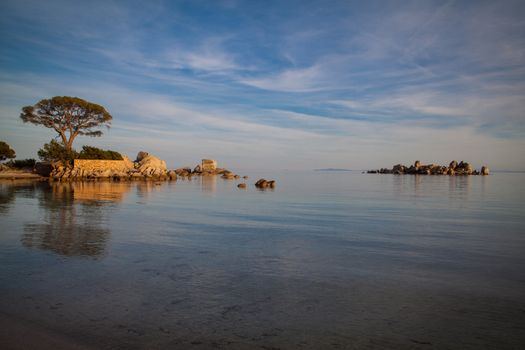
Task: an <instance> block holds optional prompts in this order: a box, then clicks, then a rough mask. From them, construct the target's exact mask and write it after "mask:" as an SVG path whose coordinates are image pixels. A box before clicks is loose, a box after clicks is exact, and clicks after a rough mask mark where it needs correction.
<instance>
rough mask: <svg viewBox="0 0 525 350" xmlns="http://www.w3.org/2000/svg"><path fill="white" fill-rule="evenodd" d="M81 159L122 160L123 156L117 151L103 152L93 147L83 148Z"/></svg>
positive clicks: (80, 154) (79, 155) (79, 156)
mask: <svg viewBox="0 0 525 350" xmlns="http://www.w3.org/2000/svg"><path fill="white" fill-rule="evenodd" d="M78 158H79V159H102V160H122V155H121V154H120V153H118V152H116V151H111V150H103V149H100V148H97V147H92V146H82V151H80V153H79V154H78Z"/></svg>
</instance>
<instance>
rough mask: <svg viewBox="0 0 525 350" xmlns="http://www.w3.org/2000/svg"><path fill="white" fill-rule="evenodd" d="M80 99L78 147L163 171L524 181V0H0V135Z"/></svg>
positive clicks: (28, 148)
mask: <svg viewBox="0 0 525 350" xmlns="http://www.w3.org/2000/svg"><path fill="white" fill-rule="evenodd" d="M56 95H70V96H78V97H81V98H84V99H87V100H89V101H92V102H96V103H99V104H102V105H104V106H105V107H106V108H107V109H108V110H109V112H110V113H111V114H112V115H113V118H114V120H113V125H112V128H111V129H110V130H109V131H108V132H106V133H105V135H104V136H103V137H101V138H78V139H77V140H76V142H75V146H76V147H77V148H80V147H81V145H83V144H91V145H95V146H99V147H104V148H111V149H115V150H118V151H121V152H123V153H125V154H127V155H129V156H130V157H134V156H135V155H136V153H137V152H138V151H140V150H146V151H148V152H150V153H153V154H156V155H158V156H160V157H161V158H163V159H166V160H167V162H168V164H169V165H171V166H183V165H191V164H196V163H197V162H198V161H199V160H200V159H201V158H207V157H211V158H214V159H217V160H218V161H219V163H220V164H221V165H225V166H228V167H231V168H233V169H260V168H272V169H312V168H323V167H343V168H352V169H365V168H377V167H382V166H387V165H392V164H395V163H399V162H402V163H412V162H413V161H414V160H415V159H421V160H422V161H423V162H424V163H426V162H428V163H430V162H434V163H448V162H449V161H450V160H452V159H458V160H461V159H464V160H467V161H470V162H471V163H473V164H474V165H475V166H476V167H480V166H481V165H482V164H488V165H489V166H491V168H497V169H512V170H525V162H524V161H525V156H524V154H525V152H524V151H525V123H524V122H525V2H523V1H448V2H447V1H413V2H410V1H366V2H365V1H234V0H232V1H137V2H134V1H89V2H88V1H23V0H16V1H11V0H3V1H2V2H1V4H0V126H1V128H0V139H1V140H5V141H7V142H8V143H9V144H11V145H12V146H13V147H14V148H15V149H16V151H17V154H18V156H19V158H25V157H34V158H36V150H37V149H38V148H40V147H41V145H42V144H43V143H45V142H48V141H49V140H50V139H51V138H53V137H54V136H55V135H54V133H53V132H52V131H51V130H49V129H45V128H42V127H36V126H32V125H27V124H23V123H22V122H21V120H20V119H19V117H18V116H19V114H20V109H21V107H23V106H25V105H30V104H34V103H36V102H37V101H39V100H40V99H42V98H49V97H52V96H56Z"/></svg>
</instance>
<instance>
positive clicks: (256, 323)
mask: <svg viewBox="0 0 525 350" xmlns="http://www.w3.org/2000/svg"><path fill="white" fill-rule="evenodd" d="M263 175H264V174H263ZM269 177H273V178H275V179H276V180H277V188H276V189H275V190H266V191H260V190H256V189H255V188H254V187H253V185H251V184H252V183H253V182H255V180H256V179H253V178H252V179H250V180H249V181H248V182H249V184H250V186H249V187H248V189H247V190H241V189H237V187H236V184H237V182H236V181H228V180H222V179H220V178H215V177H203V178H200V179H195V180H192V181H177V182H176V183H175V182H164V183H161V184H159V185H157V184H155V183H153V182H149V183H148V182H134V183H111V182H84V183H73V184H59V183H53V184H48V183H39V182H0V227H1V234H0V296H1V298H0V314H3V315H8V316H9V317H15V318H17V319H21V320H26V321H30V322H32V323H33V324H35V325H38V326H41V327H44V328H46V329H49V330H52V331H55V332H59V333H61V334H65V335H67V336H69V337H71V338H74V339H75V340H78V341H80V342H83V343H86V344H90V345H93V346H94V347H96V348H103V349H106V348H107V349H113V348H125V349H128V348H129V349H166V348H180V349H186V348H195V349H207V348H227V349H245V348H261V349H274V348H275V349H329V348H334V349H337V348H344V349H349V348H350V349H351V348H356V349H381V348H397V349H412V348H413V349H418V348H421V349H431V348H436V349H480V348H491V349H495V348H498V349H519V348H523V346H524V344H525V273H524V271H525V205H524V204H525V186H523V184H524V183H525V174H509V173H496V174H495V175H491V176H486V177H481V176H475V177H445V176H395V175H366V174H361V173H359V172H311V173H291V172H290V173H286V172H285V173H280V174H273V176H269Z"/></svg>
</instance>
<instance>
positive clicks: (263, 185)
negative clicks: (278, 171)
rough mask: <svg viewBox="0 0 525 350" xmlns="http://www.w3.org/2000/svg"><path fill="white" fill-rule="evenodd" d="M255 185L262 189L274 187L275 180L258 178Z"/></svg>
mask: <svg viewBox="0 0 525 350" xmlns="http://www.w3.org/2000/svg"><path fill="white" fill-rule="evenodd" d="M255 187H257V188H260V189H264V188H268V187H269V188H274V187H275V180H266V179H259V180H257V182H256V183H255Z"/></svg>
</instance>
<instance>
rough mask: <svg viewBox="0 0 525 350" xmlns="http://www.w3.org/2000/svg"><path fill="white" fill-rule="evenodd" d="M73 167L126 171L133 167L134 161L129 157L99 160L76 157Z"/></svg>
mask: <svg viewBox="0 0 525 350" xmlns="http://www.w3.org/2000/svg"><path fill="white" fill-rule="evenodd" d="M73 169H75V170H83V171H86V172H90V173H91V172H96V171H106V170H110V171H113V172H126V171H128V170H130V169H133V163H132V162H131V161H130V160H129V159H124V160H98V159H75V160H74V161H73Z"/></svg>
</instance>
